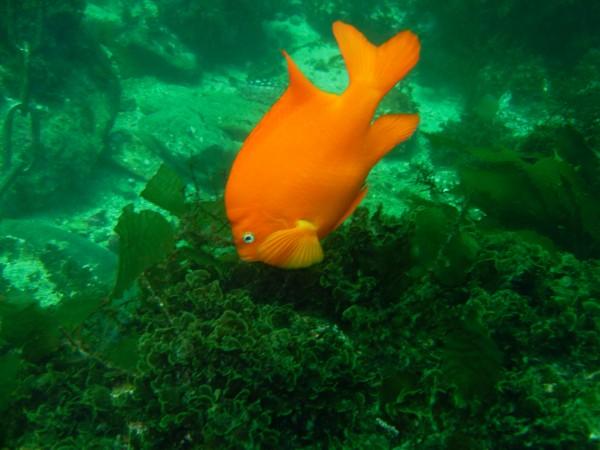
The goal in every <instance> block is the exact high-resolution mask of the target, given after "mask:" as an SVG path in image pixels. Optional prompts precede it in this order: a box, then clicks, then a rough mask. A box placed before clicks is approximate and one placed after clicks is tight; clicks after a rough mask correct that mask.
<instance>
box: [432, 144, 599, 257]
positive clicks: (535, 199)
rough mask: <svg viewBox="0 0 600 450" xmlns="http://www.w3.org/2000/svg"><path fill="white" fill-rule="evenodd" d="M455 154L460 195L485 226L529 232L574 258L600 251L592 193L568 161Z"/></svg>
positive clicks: (470, 151) (501, 153)
mask: <svg viewBox="0 0 600 450" xmlns="http://www.w3.org/2000/svg"><path fill="white" fill-rule="evenodd" d="M442 134H443V133H442ZM431 142H432V144H433V145H435V146H436V147H438V148H446V147H448V146H449V147H451V148H452V147H456V146H459V145H460V144H459V142H457V141H455V140H453V139H445V138H444V137H443V136H441V137H440V136H435V137H432V139H431ZM460 146H461V147H463V146H462V145H460ZM532 146H533V145H532V144H529V146H528V148H530V149H531V148H532ZM460 154H461V156H460V157H459V158H458V161H457V171H458V174H459V176H460V180H461V193H462V194H463V195H464V196H465V197H466V198H467V199H468V201H469V202H470V204H472V205H473V206H477V207H478V208H481V209H482V210H483V211H485V213H486V215H487V220H488V222H495V223H496V224H497V225H501V226H507V227H510V228H512V229H515V230H519V229H525V230H532V231H535V232H537V233H539V234H541V235H544V236H547V237H549V238H551V239H552V240H553V241H554V242H555V243H556V244H557V245H559V246H560V247H562V248H565V249H567V250H569V251H572V252H574V253H575V254H576V255H578V256H583V257H593V256H595V255H597V254H598V252H600V225H599V224H600V208H598V206H597V205H598V197H597V194H596V193H594V192H593V191H592V190H590V188H589V185H586V182H585V180H584V178H582V175H581V173H582V171H580V170H577V168H576V167H575V166H573V165H572V164H570V163H569V162H568V161H566V160H563V159H561V158H559V157H558V156H557V155H555V154H551V155H543V154H539V153H538V154H536V153H533V152H530V153H529V154H525V153H523V152H521V151H517V150H509V149H503V148H501V149H494V148H468V147H467V148H466V149H465V148H461V149H460ZM590 242H591V244H590Z"/></svg>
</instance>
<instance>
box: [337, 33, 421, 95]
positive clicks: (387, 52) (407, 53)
mask: <svg viewBox="0 0 600 450" xmlns="http://www.w3.org/2000/svg"><path fill="white" fill-rule="evenodd" d="M333 34H334V35H335V39H336V40H337V43H338V46H339V47H340V51H341V53H342V56H343V57H344V61H345V63H346V68H347V69H348V77H349V78H350V86H356V85H360V86H361V87H369V88H373V89H375V90H376V91H377V92H378V93H379V95H380V96H381V97H383V96H384V95H385V94H386V93H387V92H388V91H389V90H390V89H391V88H392V87H394V85H395V84H396V83H398V81H400V80H401V79H402V78H403V77H404V76H405V75H406V74H407V73H408V71H409V70H410V69H412V68H413V67H414V65H415V64H416V63H417V61H418V60H419V50H420V48H421V45H420V43H419V39H418V38H417V36H416V35H415V34H413V33H412V32H410V31H402V32H400V33H398V34H396V35H395V36H394V37H392V38H391V39H389V40H388V41H387V42H385V43H383V44H382V45H380V46H375V45H373V44H371V43H370V42H369V41H368V40H367V38H366V37H365V36H364V35H363V34H362V33H361V32H360V31H358V30H357V29H356V28H354V27H353V26H352V25H348V24H346V23H344V22H340V21H336V22H334V24H333Z"/></svg>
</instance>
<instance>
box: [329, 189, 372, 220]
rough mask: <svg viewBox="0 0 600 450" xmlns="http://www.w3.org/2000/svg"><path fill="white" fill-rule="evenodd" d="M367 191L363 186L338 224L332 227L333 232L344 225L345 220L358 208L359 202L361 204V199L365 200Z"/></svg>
mask: <svg viewBox="0 0 600 450" xmlns="http://www.w3.org/2000/svg"><path fill="white" fill-rule="evenodd" d="M368 190H369V188H368V187H367V186H363V188H362V189H361V190H360V192H359V193H358V195H357V196H356V198H355V199H354V200H353V201H352V203H351V204H350V206H349V207H348V210H347V211H346V212H345V213H344V215H343V216H342V217H341V219H340V220H338V222H337V223H336V224H335V226H334V227H333V229H334V230H335V229H336V228H337V227H339V226H340V225H341V224H342V223H344V222H345V221H346V219H347V218H348V217H350V216H351V215H352V213H353V212H354V211H355V210H356V208H358V205H360V202H362V201H363V199H364V198H365V195H367V191H368Z"/></svg>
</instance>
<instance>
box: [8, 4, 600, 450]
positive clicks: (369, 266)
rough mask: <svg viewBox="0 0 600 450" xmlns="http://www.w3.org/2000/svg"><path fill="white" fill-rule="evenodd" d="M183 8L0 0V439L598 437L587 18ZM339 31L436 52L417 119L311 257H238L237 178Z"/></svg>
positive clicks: (342, 443) (598, 325)
mask: <svg viewBox="0 0 600 450" xmlns="http://www.w3.org/2000/svg"><path fill="white" fill-rule="evenodd" d="M188 3H189V2H184V1H179V0H171V1H167V0H165V1H162V0H160V1H159V0H154V1H147V0H146V1H132V2H126V3H125V2H120V1H111V0H102V1H100V0H97V1H91V0H88V1H87V2H86V1H83V0H77V1H75V0H69V1H58V0H57V1H43V0H27V1H15V0H2V1H1V2H0V36H2V39H0V56H1V57H0V94H1V96H0V112H1V113H2V120H3V128H2V147H1V149H2V166H1V169H0V202H1V205H0V207H1V209H0V213H1V215H2V217H1V218H0V422H1V423H2V427H0V447H4V448H23V449H24V448H74V449H75V448H77V449H80V448H99V449H100V448H101V449H104V448H117V449H119V448H123V449H131V448H140V449H151V448H174V449H185V448H200V449H209V448H218V449H228V448H229V449H237V448H257V449H258V448H260V449H265V448H290V449H292V448H293V449H295V448H307V449H308V448H311V449H317V448H344V449H353V448H354V449H365V448H369V449H371V448H372V449H378V448H379V449H392V448H406V449H413V448H414V449H417V448H418V449H461V450H462V449H507V448H543V449H571V448H573V449H590V450H591V449H596V448H598V441H599V439H600V389H599V386H600V383H599V382H598V381H599V380H598V378H599V377H600V374H599V372H598V357H597V355H598V354H599V353H600V352H599V350H600V345H599V344H600V300H599V299H600V263H599V261H598V253H599V252H600V248H599V246H598V242H599V241H600V236H599V231H598V223H600V222H599V221H598V220H597V219H598V215H599V214H600V213H599V208H598V206H597V205H598V204H600V203H599V202H598V200H599V198H598V197H599V196H600V186H599V185H598V180H599V179H600V177H599V170H600V169H599V167H598V146H599V145H600V139H599V138H600V124H598V121H597V117H598V113H599V112H600V111H599V110H598V108H599V105H600V101H599V99H600V86H598V84H597V82H596V78H597V73H598V69H599V68H600V53H598V51H597V48H600V42H599V41H600V36H599V35H598V32H597V31H596V28H595V24H597V23H598V22H599V19H600V18H599V17H598V15H599V13H600V6H597V5H590V4H588V5H583V2H582V3H578V2H574V3H573V2H571V3H566V2H563V1H558V0H551V1H547V2H544V5H543V7H540V8H535V10H534V11H533V10H532V8H533V7H532V6H531V5H530V3H527V2H514V1H509V0H506V1H504V0H502V1H498V2H495V3H494V4H493V5H491V4H488V3H487V2H477V1H472V2H460V1H451V2H440V1H436V0H413V1H410V2H404V3H402V4H398V3H397V2H391V1H390V2H388V1H385V0H378V1H376V2H372V3H371V4H369V5H365V4H364V2H363V3H360V2H348V1H345V2H342V1H339V0H329V1H327V2H316V1H311V0H303V1H299V2H291V1H290V2H287V1H284V2H276V3H275V2H269V1H261V2H246V1H240V2H228V1H218V2H210V4H209V3H207V2H198V3H197V5H192V6H190V5H189V4H188ZM584 6H585V7H584ZM337 19H342V20H344V21H347V22H349V23H353V24H354V25H356V26H357V27H358V28H359V29H361V30H363V31H364V32H365V33H366V35H367V36H368V37H369V38H372V39H373V40H374V41H375V42H378V41H379V42H381V41H382V40H384V39H385V38H386V37H388V36H389V35H390V34H391V33H393V32H395V31H397V30H400V29H403V28H411V29H413V30H414V31H415V32H416V33H417V34H418V35H419V36H420V38H421V40H422V45H423V48H424V49H426V51H424V54H423V58H422V60H421V62H420V66H419V68H418V72H417V73H416V74H415V75H414V76H411V78H409V80H408V84H407V86H404V87H402V88H397V89H396V90H394V91H392V92H391V93H390V96H389V98H387V99H386V100H385V101H384V103H383V104H382V106H381V112H382V113H386V112H388V111H398V110H406V111H413V110H418V111H419V112H420V116H421V131H420V132H419V134H418V135H417V139H416V140H415V142H411V143H410V144H408V145H407V146H405V147H403V148H402V150H395V151H394V152H393V153H392V155H391V157H390V158H388V159H386V160H385V161H384V162H383V164H382V166H381V167H380V168H379V169H378V170H377V171H375V172H374V173H373V174H372V176H371V177H370V178H369V184H370V191H369V195H368V197H367V200H366V203H365V205H364V207H362V208H359V209H358V210H357V211H356V213H355V214H354V215H353V216H352V218H351V219H350V220H349V221H348V223H345V224H344V225H343V226H342V227H341V228H340V229H338V230H337V231H336V232H334V233H332V234H331V235H330V236H329V237H328V238H327V239H326V241H325V242H324V243H323V248H324V251H325V254H326V257H325V259H324V261H323V262H322V263H321V264H319V265H316V266H313V267H310V268H308V269H304V270H298V271H283V270H279V269H275V268H271V267H266V266H262V265H259V264H247V263H243V262H240V261H238V258H237V256H236V255H235V251H234V249H233V247H232V245H231V237H230V231H229V227H228V224H227V222H226V219H225V214H224V211H223V204H222V199H221V193H222V187H223V186H224V183H225V179H226V175H227V174H226V173H225V172H224V171H225V170H226V168H227V166H228V164H230V162H231V156H232V155H233V154H235V151H236V150H237V149H238V148H239V146H240V144H241V141H242V140H243V139H244V138H245V136H246V135H247V133H248V132H249V131H250V130H251V129H252V127H253V126H254V125H255V123H256V121H257V120H258V119H259V118H260V116H261V115H262V114H263V113H264V112H265V110H266V109H267V108H268V107H269V104H270V103H272V101H274V100H275V99H276V98H277V95H278V93H279V92H280V91H278V89H282V86H283V85H284V84H285V80H284V81H283V85H282V83H281V79H280V78H278V77H280V76H281V74H284V70H285V69H284V67H283V65H282V63H281V61H280V60H279V53H278V49H279V48H280V47H285V48H286V49H287V50H288V51H289V52H290V53H291V54H292V55H293V56H294V57H295V58H296V60H297V61H298V62H299V63H301V65H302V66H303V68H304V67H305V68H306V71H307V73H308V75H309V76H310V77H311V79H314V80H315V82H317V84H318V85H320V86H321V85H323V86H324V87H330V88H332V89H333V88H337V87H339V86H341V85H342V84H336V81H335V80H336V79H338V78H341V77H343V66H342V62H341V59H340V58H339V57H338V56H337V53H336V50H334V48H333V41H332V38H331V36H330V30H329V28H330V26H331V22H332V21H333V20H337ZM550 28H551V29H550ZM544 30H545V32H544ZM558 43H560V45H557V44H558ZM440 74H441V75H440ZM264 78H269V79H270V80H272V82H271V83H268V84H264V83H262V84H260V85H259V84H257V83H255V82H254V81H253V79H264ZM328 83H330V84H328ZM381 205H383V206H381ZM113 230H114V231H113ZM117 259H118V262H117Z"/></svg>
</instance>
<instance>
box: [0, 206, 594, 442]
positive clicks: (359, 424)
mask: <svg viewBox="0 0 600 450" xmlns="http://www.w3.org/2000/svg"><path fill="white" fill-rule="evenodd" d="M417 210H418V211H421V213H419V214H428V215H430V216H435V215H438V216H440V217H442V216H444V215H446V214H450V216H452V217H454V218H455V221H454V223H455V225H454V227H453V228H452V230H448V228H447V225H444V226H445V228H443V229H442V230H441V231H440V230H439V229H438V230H435V229H431V230H430V231H428V232H427V233H424V232H422V231H419V214H411V215H407V216H406V217H404V218H403V219H392V218H388V217H385V216H383V215H382V214H381V213H379V212H378V213H375V214H372V215H369V213H368V212H367V211H366V210H359V211H358V212H357V213H356V215H355V217H354V218H353V220H352V221H351V222H350V223H349V224H348V225H347V226H345V227H343V228H342V229H341V230H340V232H339V233H337V234H335V235H333V236H332V237H331V239H329V240H328V241H327V242H326V245H327V248H328V250H329V252H328V258H327V260H326V261H325V262H324V264H323V265H320V266H316V267H314V268H312V269H309V270H304V271H280V270H276V269H272V268H269V267H264V266H260V265H248V264H241V263H237V262H229V261H231V258H229V256H228V255H227V254H225V255H224V256H223V257H221V258H218V259H215V258H214V257H213V258H212V259H210V260H209V259H207V258H204V257H196V255H197V254H199V253H200V252H198V251H196V249H199V248H200V247H204V248H207V246H208V247H212V248H213V250H214V249H215V247H218V246H219V244H216V243H217V242H219V233H221V234H223V235H224V234H226V233H227V230H226V229H223V227H222V226H221V225H222V224H221V223H220V222H218V221H217V222H215V219H213V217H216V218H218V217H219V216H218V211H217V210H215V209H214V207H212V206H211V205H210V204H198V205H196V206H195V207H193V208H192V210H191V211H190V212H188V213H187V214H186V215H184V216H183V219H182V222H181V225H180V231H179V239H180V240H181V239H183V240H185V241H186V242H187V245H179V246H177V248H176V249H175V250H174V251H173V253H172V254H171V255H170V256H169V257H168V258H167V260H166V262H164V263H161V264H159V265H158V266H155V267H154V268H152V269H150V270H149V271H146V273H145V275H143V276H142V278H141V284H140V287H141V291H140V294H139V296H138V297H133V298H131V299H130V300H128V301H127V300H126V301H125V303H123V301H121V303H116V304H115V303H113V304H107V305H105V306H104V307H100V309H98V310H96V311H95V312H92V314H91V316H90V315H88V316H87V317H88V318H87V319H86V320H85V321H83V322H81V321H79V322H77V321H74V322H71V323H70V324H65V325H64V326H63V327H62V328H61V329H63V330H64V334H63V337H65V336H66V337H67V338H64V339H62V340H61V341H59V342H57V345H56V347H53V348H51V349H46V351H45V352H42V353H41V354H39V355H36V360H35V361H36V362H37V364H34V363H33V361H31V360H29V359H28V358H27V356H26V355H21V356H18V354H16V353H14V352H10V351H8V352H7V351H6V349H7V347H6V345H7V344H10V343H11V340H14V339H15V338H14V336H12V335H11V334H10V333H8V334H7V333H6V332H5V327H3V333H2V335H1V336H0V337H1V338H2V340H3V342H4V343H5V344H4V346H5V347H4V349H5V350H4V353H3V355H4V356H3V357H2V359H1V360H0V364H1V365H2V367H3V371H2V375H3V376H4V377H6V378H8V377H10V380H12V381H11V383H12V384H13V385H14V383H15V381H14V377H13V375H14V374H15V373H18V374H19V380H20V381H19V382H18V383H17V386H12V391H11V392H10V393H8V392H7V390H6V388H5V389H3V390H2V391H0V400H2V413H1V414H2V423H3V424H4V427H3V430H2V435H1V439H2V440H3V442H4V445H5V446H8V447H10V448H16V447H19V446H23V447H36V446H41V447H45V446H46V445H47V443H49V442H51V443H53V445H54V448H83V447H82V446H84V447H85V448H219V449H221V448H232V449H233V448H356V449H361V448H382V449H386V448H420V449H439V448H456V449H459V448H460V449H465V448H467V449H486V448H527V447H533V448H549V449H563V448H581V449H593V448H596V447H597V445H596V444H597V441H596V439H597V437H596V436H597V434H598V420H599V418H600V403H599V400H600V392H599V391H598V376H599V374H598V372H597V364H596V363H597V353H598V352H597V350H598V343H599V331H600V314H599V313H600V306H599V304H598V296H599V294H600V283H599V282H598V276H597V274H598V271H599V269H600V268H599V267H598V265H597V263H593V262H580V261H578V260H576V259H575V258H573V257H572V256H569V255H568V254H563V253H559V252H551V251H549V250H546V249H544V248H542V247H540V246H538V245H536V244H526V243H524V242H523V241H522V239H521V238H520V236H519V235H518V234H515V233H508V232H503V233H496V232H484V231H482V230H479V229H477V228H476V227H473V226H472V224H470V223H468V219H466V218H464V217H463V216H462V215H460V214H458V212H452V211H451V210H450V209H449V207H447V206H444V207H443V208H442V207H440V206H437V205H434V204H424V205H421V206H420V207H419V208H417ZM442 223H443V221H440V224H442ZM430 228H431V227H430ZM219 230H221V231H219ZM440 232H442V233H446V234H448V233H450V235H451V236H458V233H459V232H460V233H464V236H463V237H462V238H461V239H465V240H467V241H469V240H470V239H476V240H477V242H478V243H479V244H478V247H477V249H476V251H474V249H473V248H472V247H471V246H467V247H465V248H462V247H461V246H457V245H449V244H448V243H449V242H451V239H447V240H439V239H438V238H435V236H434V234H435V233H440ZM432 233H433V234H432ZM426 240H427V241H433V242H439V245H438V248H431V245H432V244H431V242H427V245H429V250H428V251H431V252H434V253H435V254H436V255H438V257H437V259H435V264H437V265H439V266H435V265H434V266H431V265H430V264H429V263H428V264H427V265H423V264H422V262H421V260H420V259H419V258H418V257H417V256H415V255H419V254H420V253H419V252H417V251H416V247H418V246H421V247H423V245H425V244H426V242H424V241H426ZM460 253H463V255H461V254H460ZM464 254H466V256H465V255H464ZM459 257H460V258H462V259H461V260H465V261H468V262H469V263H468V264H467V263H465V264H463V265H459V266H458V267H459V269H457V268H456V266H448V265H447V264H445V261H446V260H448V258H459ZM217 261H218V262H217ZM419 265H421V266H422V267H421V269H420V270H412V271H407V270H406V269H407V268H408V267H409V266H412V267H413V269H414V268H417V267H418V266H419ZM448 271H449V272H448ZM457 271H458V272H457ZM452 277H460V279H461V283H460V284H456V283H452V282H451V281H452ZM88 313H89V311H88ZM57 320H59V321H60V317H58V319H57ZM82 320H83V319H82ZM74 324H75V325H74ZM73 327H74V328H73ZM36 329H38V330H39V327H37V328H36ZM32 332H33V333H34V334H35V330H33V331H32ZM135 361H137V363H136V362H135ZM40 362H43V363H41V364H40ZM2 385H3V386H7V383H6V380H4V382H3V383H2ZM8 386H9V387H10V386H11V385H10V383H9V384H8ZM42 398H43V400H42ZM14 411H23V412H24V414H23V415H20V414H15V413H14ZM73 424H77V431H74V429H73Z"/></svg>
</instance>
